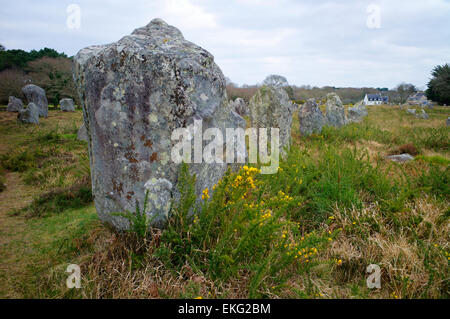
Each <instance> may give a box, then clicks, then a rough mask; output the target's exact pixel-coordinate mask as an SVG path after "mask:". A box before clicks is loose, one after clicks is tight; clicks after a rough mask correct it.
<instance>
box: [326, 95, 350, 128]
mask: <svg viewBox="0 0 450 319" xmlns="http://www.w3.org/2000/svg"><path fill="white" fill-rule="evenodd" d="M325 116H326V118H327V122H328V125H331V126H334V127H341V126H343V125H345V124H346V123H347V119H346V117H345V109H344V106H343V105H342V102H341V99H340V98H339V96H338V95H337V94H336V93H328V94H327V108H326V114H325Z"/></svg>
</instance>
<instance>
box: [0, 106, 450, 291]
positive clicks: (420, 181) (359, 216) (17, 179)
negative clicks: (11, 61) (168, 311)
mask: <svg viewBox="0 0 450 319" xmlns="http://www.w3.org/2000/svg"><path fill="white" fill-rule="evenodd" d="M427 112H428V113H429V115H430V119H428V120H421V119H416V118H415V117H413V116H411V115H410V114H407V113H406V112H405V111H404V110H401V109H400V108H399V107H398V106H379V107H371V108H370V109H369V116H368V117H367V118H366V119H365V120H364V122H362V123H359V124H350V125H347V126H345V127H343V128H340V129H333V128H325V129H324V130H323V132H322V133H321V134H320V135H313V136H311V137H308V138H301V137H300V135H299V130H298V125H299V124H298V119H297V115H296V114H295V115H294V121H293V128H292V138H293V145H292V147H291V150H290V151H289V153H288V156H287V158H286V159H285V160H284V161H282V162H281V163H280V170H279V172H278V173H277V174H274V175H260V174H259V173H258V168H254V167H243V168H241V170H240V171H239V172H235V173H231V172H230V173H229V174H227V175H226V176H225V177H224V178H223V180H222V181H221V182H220V183H219V184H218V185H216V187H215V190H214V193H212V190H209V192H205V195H204V197H205V200H204V201H203V204H202V206H201V207H197V208H195V207H194V208H193V203H194V200H195V198H193V193H192V187H191V186H192V182H193V180H192V177H191V176H190V175H189V174H188V173H187V172H186V171H185V170H183V169H182V170H180V178H181V181H182V185H183V186H182V189H180V191H181V192H182V201H181V202H180V203H179V204H178V205H176V206H175V208H174V210H173V215H172V217H171V219H170V221H169V224H168V227H167V228H166V229H165V230H164V231H160V230H152V231H151V232H150V233H149V234H140V233H136V234H128V233H127V234H119V233H115V232H114V231H112V230H111V229H109V228H108V227H107V226H105V225H103V224H102V223H100V221H99V220H98V219H97V215H96V212H95V208H94V206H93V203H92V194H91V190H90V187H91V186H90V177H89V160H88V156H87V145H86V143H85V142H82V141H78V140H77V139H76V133H77V129H78V127H79V126H81V123H82V112H81V111H76V112H74V113H65V112H60V111H57V110H53V111H50V112H49V117H48V118H47V119H40V122H41V124H40V125H39V126H29V125H20V124H17V123H16V114H15V113H8V112H0V136H1V138H0V164H1V166H0V190H1V191H0V297H2V298H20V297H25V298H180V297H183V298H195V297H202V298H226V297H228V298H448V297H449V290H450V285H449V280H450V276H449V260H450V256H449V253H450V249H449V234H450V232H449V225H450V223H449V216H450V205H449V204H450V166H449V163H450V138H449V133H450V128H449V127H446V123H445V120H446V119H447V117H448V116H450V108H445V107H435V108H434V109H432V110H427ZM403 152H408V153H410V154H413V155H415V156H416V159H415V160H414V161H412V162H409V163H405V164H397V163H393V162H390V161H387V160H386V159H385V156H386V155H390V154H400V153H403ZM191 209H196V210H197V215H196V216H198V217H195V218H194V217H192V216H190V215H189V214H188V213H187V212H189V211H190V210H191ZM69 264H78V265H80V266H81V272H82V288H81V289H68V288H66V278H67V276H68V273H66V272H65V271H66V267H67V266H68V265H69ZM370 264H377V265H379V266H380V268H381V288H380V289H368V288H367V285H366V278H367V276H368V274H367V273H366V268H367V266H368V265H370Z"/></svg>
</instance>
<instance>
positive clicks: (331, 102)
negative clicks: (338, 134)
mask: <svg viewBox="0 0 450 319" xmlns="http://www.w3.org/2000/svg"><path fill="white" fill-rule="evenodd" d="M347 112H348V115H347V114H345V108H344V105H343V104H342V102H341V99H340V98H339V96H338V95H337V94H336V93H329V94H328V95H327V103H326V112H325V115H324V114H323V113H322V111H321V109H320V108H319V106H318V105H317V103H316V102H315V100H314V99H309V100H308V101H306V103H305V104H304V105H303V106H301V107H300V109H299V112H298V119H299V122H300V133H301V134H302V135H303V136H308V135H311V134H313V133H316V134H319V133H320V132H321V131H322V128H323V127H324V126H326V125H330V126H334V127H341V126H344V125H346V124H348V123H352V122H355V123H357V122H361V121H362V119H363V118H364V117H365V116H367V109H366V106H365V105H364V102H362V101H361V102H359V103H357V104H356V105H355V106H354V107H350V108H348V110H347Z"/></svg>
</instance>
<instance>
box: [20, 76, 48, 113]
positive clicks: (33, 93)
mask: <svg viewBox="0 0 450 319" xmlns="http://www.w3.org/2000/svg"><path fill="white" fill-rule="evenodd" d="M22 92H23V94H24V95H25V97H26V98H27V100H28V103H34V104H35V105H36V106H37V108H38V110H39V116H43V117H47V116H48V102H47V97H46V96H45V91H44V89H43V88H41V87H39V86H37V85H34V84H28V85H25V86H24V87H23V88H22Z"/></svg>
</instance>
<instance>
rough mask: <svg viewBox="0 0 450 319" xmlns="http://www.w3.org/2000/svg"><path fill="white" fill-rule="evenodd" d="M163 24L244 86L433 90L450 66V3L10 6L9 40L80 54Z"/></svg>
mask: <svg viewBox="0 0 450 319" xmlns="http://www.w3.org/2000/svg"><path fill="white" fill-rule="evenodd" d="M69 4H77V5H78V6H79V8H80V9H81V15H80V27H79V28H69V27H68V24H67V20H68V18H72V17H73V16H69V14H68V13H67V8H68V5H69ZM371 5H372V6H371ZM378 13H379V14H378ZM156 17H159V18H162V19H163V20H165V21H166V22H167V23H169V24H172V25H174V26H176V27H177V28H179V29H180V30H181V32H182V33H183V34H184V37H185V38H186V39H187V40H190V41H192V42H194V43H196V44H198V45H200V46H201V47H203V48H204V49H206V50H208V51H209V52H211V53H212V54H213V55H214V57H215V60H216V63H217V64H218V65H219V66H220V67H221V69H222V71H223V72H224V74H225V76H227V77H229V78H230V79H231V80H232V81H234V82H236V83H238V84H241V85H242V84H244V83H246V84H255V83H260V82H262V80H263V79H264V78H265V77H266V76H267V75H268V74H280V75H284V76H286V77H287V79H288V81H289V82H290V83H291V84H295V85H306V84H309V85H313V86H325V85H331V86H339V87H347V86H351V87H363V86H368V87H389V88H393V87H394V86H396V85H397V84H398V83H400V82H403V81H404V82H409V83H413V84H415V85H416V86H419V87H424V86H425V85H426V83H427V82H428V79H429V74H430V71H431V69H432V68H433V67H434V66H435V65H438V64H444V63H450V0H389V1H388V0H386V1H383V0H373V1H350V0H348V1H347V0H339V1H320V0H307V1H298V0H297V1H295V0H225V1H224V0H220V1H219V0H127V1H124V0H97V1H96V0H85V1H76V0H71V1H64V0H58V1H56V0H53V1H49V0H28V1H25V0H14V1H3V3H2V5H1V7H0V43H2V44H3V45H4V46H5V47H6V48H7V49H23V50H27V51H28V50H31V49H41V48H43V47H49V48H54V49H56V50H58V51H63V52H65V53H66V54H68V55H74V54H76V53H77V52H78V50H80V49H81V48H83V47H86V46H89V45H92V44H105V43H109V42H113V41H117V40H118V39H120V38H121V37H122V36H124V35H127V34H130V33H131V32H132V31H133V30H134V29H135V28H137V27H141V26H144V25H146V24H147V23H148V22H149V21H150V20H152V19H153V18H156ZM71 21H72V22H73V21H74V20H73V19H69V22H71ZM72 26H73V24H72Z"/></svg>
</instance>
